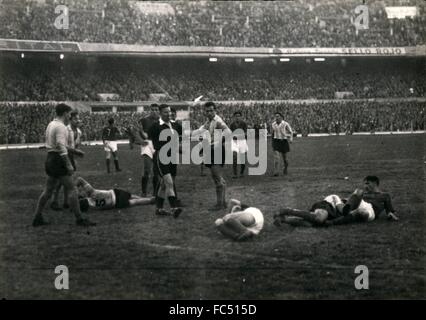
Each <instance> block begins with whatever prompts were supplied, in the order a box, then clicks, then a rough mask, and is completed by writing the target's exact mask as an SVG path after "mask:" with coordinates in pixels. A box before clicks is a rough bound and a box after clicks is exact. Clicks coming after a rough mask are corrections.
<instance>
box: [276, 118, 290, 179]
mask: <svg viewBox="0 0 426 320" xmlns="http://www.w3.org/2000/svg"><path fill="white" fill-rule="evenodd" d="M288 140H290V143H292V142H293V130H292V129H291V127H290V125H289V124H288V122H286V121H284V116H283V115H282V114H281V113H280V112H276V113H275V121H274V122H272V149H273V150H274V177H278V175H279V171H278V170H279V167H280V162H281V158H282V159H283V162H284V170H283V173H284V174H285V175H286V174H287V168H288V160H287V153H288V152H290V145H289V141H288Z"/></svg>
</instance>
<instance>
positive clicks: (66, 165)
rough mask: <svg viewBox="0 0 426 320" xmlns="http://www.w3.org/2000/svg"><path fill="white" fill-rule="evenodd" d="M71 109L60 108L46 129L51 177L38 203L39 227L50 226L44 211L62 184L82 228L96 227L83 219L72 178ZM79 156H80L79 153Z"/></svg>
mask: <svg viewBox="0 0 426 320" xmlns="http://www.w3.org/2000/svg"><path fill="white" fill-rule="evenodd" d="M71 110H72V109H71V107H70V106H68V105H66V104H64V103H60V104H58V105H57V106H56V108H55V112H56V117H55V119H53V120H52V121H51V122H50V123H49V125H48V126H47V129H46V148H47V158H46V162H45V170H46V174H47V180H46V185H45V187H44V190H43V193H42V194H41V196H40V198H39V199H38V202H37V207H36V210H35V211H36V212H35V217H34V220H33V226H34V227H38V226H42V225H47V224H49V223H48V222H47V221H45V220H44V218H43V214H42V211H43V209H44V207H45V206H46V203H47V202H48V201H49V199H50V197H51V196H52V194H53V191H54V190H55V188H56V186H57V185H58V184H59V183H61V184H62V185H63V186H64V189H65V190H66V191H67V194H68V198H69V205H70V208H71V211H72V212H73V213H74V214H75V217H76V223H77V225H79V226H94V225H96V223H94V222H91V221H89V220H88V219H85V218H83V217H82V214H81V211H80V206H79V201H78V194H77V188H76V186H75V184H74V181H73V179H72V175H73V173H74V167H73V166H72V163H71V161H70V158H69V156H68V152H69V151H68V148H67V147H68V139H69V137H68V134H69V131H68V129H67V127H66V125H67V124H68V122H69V119H70V112H71ZM74 152H77V153H76V154H77V155H78V151H74Z"/></svg>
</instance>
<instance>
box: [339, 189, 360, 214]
mask: <svg viewBox="0 0 426 320" xmlns="http://www.w3.org/2000/svg"><path fill="white" fill-rule="evenodd" d="M363 194H364V192H363V191H362V189H356V190H355V191H354V193H352V194H351V196H350V197H349V199H348V200H347V201H346V204H345V206H344V207H343V209H342V213H343V215H344V216H346V215H348V214H349V212H351V211H353V210H355V209H357V208H358V207H359V205H360V203H361V201H362V196H363Z"/></svg>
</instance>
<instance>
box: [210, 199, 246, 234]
mask: <svg viewBox="0 0 426 320" xmlns="http://www.w3.org/2000/svg"><path fill="white" fill-rule="evenodd" d="M237 206H238V205H237ZM234 208H235V206H234ZM253 223H254V219H253V217H252V216H251V215H250V214H248V213H244V212H241V211H236V212H233V213H232V214H230V215H226V216H225V217H224V218H223V219H218V220H216V222H215V224H216V226H217V228H218V230H219V231H221V232H222V233H223V234H224V235H227V236H229V237H231V238H232V239H234V240H238V241H242V240H246V239H248V238H250V237H252V236H253V233H252V232H251V231H250V230H249V229H247V227H248V226H250V225H252V224H253Z"/></svg>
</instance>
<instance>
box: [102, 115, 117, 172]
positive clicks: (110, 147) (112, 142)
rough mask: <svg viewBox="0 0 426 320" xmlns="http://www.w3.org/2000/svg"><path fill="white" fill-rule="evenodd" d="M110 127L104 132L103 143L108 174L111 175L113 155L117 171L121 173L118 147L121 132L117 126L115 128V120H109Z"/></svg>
mask: <svg viewBox="0 0 426 320" xmlns="http://www.w3.org/2000/svg"><path fill="white" fill-rule="evenodd" d="M108 124H109V125H108V126H107V127H105V128H104V129H103V130H102V142H103V143H104V146H105V148H104V150H105V152H106V167H107V172H108V173H110V172H111V171H110V160H111V153H112V156H113V157H114V164H115V171H117V172H120V171H121V169H120V166H119V165H118V147H117V137H118V136H119V134H120V131H119V130H118V128H117V127H116V126H114V118H109V119H108Z"/></svg>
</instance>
